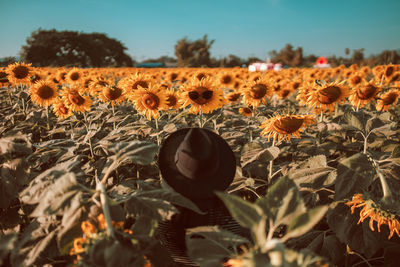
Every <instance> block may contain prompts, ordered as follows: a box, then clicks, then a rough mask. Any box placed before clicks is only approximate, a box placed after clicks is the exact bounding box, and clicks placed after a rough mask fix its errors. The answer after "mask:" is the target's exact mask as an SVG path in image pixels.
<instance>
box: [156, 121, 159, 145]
mask: <svg viewBox="0 0 400 267" xmlns="http://www.w3.org/2000/svg"><path fill="white" fill-rule="evenodd" d="M155 120H156V131H157V145H158V146H160V131H159V130H158V118H156V119H155Z"/></svg>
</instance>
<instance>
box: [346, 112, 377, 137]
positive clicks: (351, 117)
mask: <svg viewBox="0 0 400 267" xmlns="http://www.w3.org/2000/svg"><path fill="white" fill-rule="evenodd" d="M370 117H371V116H370V115H368V114H367V113H365V112H364V111H362V110H361V111H358V112H347V113H345V114H344V115H343V118H344V120H345V122H346V123H347V124H348V125H349V126H350V127H353V128H355V129H357V130H359V131H361V132H363V133H365V125H366V123H367V121H368V119H369V118H370Z"/></svg>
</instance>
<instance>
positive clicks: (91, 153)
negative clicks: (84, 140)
mask: <svg viewBox="0 0 400 267" xmlns="http://www.w3.org/2000/svg"><path fill="white" fill-rule="evenodd" d="M83 118H84V120H85V128H86V133H87V134H88V133H89V128H90V127H89V122H88V120H87V115H86V112H83ZM88 140H89V149H90V155H91V156H92V159H94V152H93V145H92V138H91V137H90V136H89V138H88Z"/></svg>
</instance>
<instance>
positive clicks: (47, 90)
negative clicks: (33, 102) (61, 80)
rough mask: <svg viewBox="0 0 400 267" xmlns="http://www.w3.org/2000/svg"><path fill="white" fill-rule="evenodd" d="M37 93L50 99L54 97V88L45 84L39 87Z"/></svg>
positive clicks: (43, 97)
mask: <svg viewBox="0 0 400 267" xmlns="http://www.w3.org/2000/svg"><path fill="white" fill-rule="evenodd" d="M37 94H38V96H39V97H40V98H41V99H49V98H52V97H53V95H54V90H53V88H51V87H50V86H48V85H43V86H41V87H40V88H39V89H38V91H37Z"/></svg>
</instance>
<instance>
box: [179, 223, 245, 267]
mask: <svg viewBox="0 0 400 267" xmlns="http://www.w3.org/2000/svg"><path fill="white" fill-rule="evenodd" d="M186 244H187V247H188V255H189V257H190V258H191V259H192V260H193V261H194V262H195V263H197V264H199V266H221V262H223V260H224V259H226V258H228V257H229V256H230V255H231V254H232V251H231V249H232V248H233V249H236V248H238V247H239V246H241V245H244V244H249V240H247V239H245V238H243V237H241V236H238V235H235V234H233V233H231V232H229V231H227V230H224V229H221V228H218V227H216V226H203V227H197V228H192V229H188V230H187V234H186Z"/></svg>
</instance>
